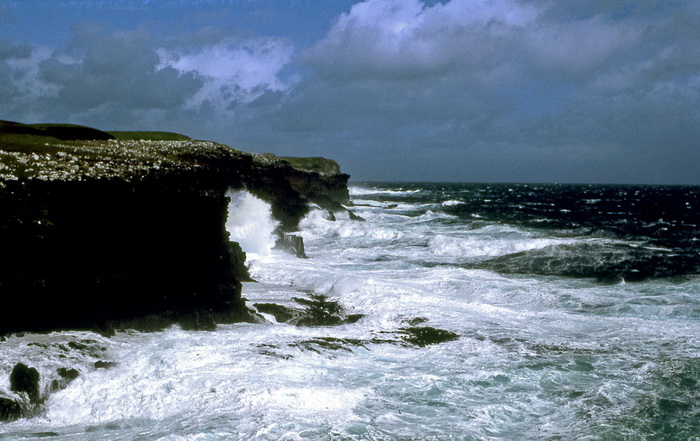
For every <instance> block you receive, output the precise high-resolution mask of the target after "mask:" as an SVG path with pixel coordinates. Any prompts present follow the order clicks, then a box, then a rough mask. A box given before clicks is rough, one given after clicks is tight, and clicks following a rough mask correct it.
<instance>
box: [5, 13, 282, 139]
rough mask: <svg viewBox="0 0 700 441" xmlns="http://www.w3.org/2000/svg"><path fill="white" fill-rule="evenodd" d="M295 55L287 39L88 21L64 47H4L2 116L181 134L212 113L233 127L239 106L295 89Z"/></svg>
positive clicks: (81, 25) (75, 26)
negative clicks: (167, 31)
mask: <svg viewBox="0 0 700 441" xmlns="http://www.w3.org/2000/svg"><path fill="white" fill-rule="evenodd" d="M293 54H294V48H293V45H292V44H291V43H290V42H289V41H287V40H285V39H282V38H272V37H249V38H241V37H232V36H231V35H230V33H228V34H227V33H226V32H224V31H223V30H220V29H219V30H216V29H206V30H202V31H200V32H198V33H196V34H194V35H192V34H185V35H178V36H175V37H172V36H169V37H167V38H166V37H164V36H161V35H158V34H155V33H152V32H149V31H147V30H146V29H145V28H142V27H139V28H136V29H132V30H116V31H109V32H108V31H106V30H105V28H104V27H103V26H102V25H100V24H98V23H95V22H81V23H77V24H75V25H74V26H73V27H72V34H71V39H70V41H68V42H66V43H65V44H63V45H60V46H57V47H54V48H48V47H29V46H24V45H13V44H9V43H5V42H0V80H2V82H1V83H0V84H2V86H0V96H2V97H3V98H4V100H3V101H4V102H3V103H0V111H1V112H2V113H3V114H9V115H16V117H15V118H16V119H22V120H54V119H59V120H61V121H69V122H80V123H83V124H99V125H104V124H106V125H108V126H109V127H121V126H129V125H133V124H138V123H139V121H140V124H145V125H148V126H153V127H157V125H158V124H159V123H163V121H166V122H168V123H169V124H170V125H171V126H176V125H177V124H178V119H180V118H182V119H192V118H195V119H196V118H200V117H201V119H206V120H209V121H211V117H212V114H216V117H215V118H216V119H217V121H219V122H221V123H223V122H224V121H225V120H226V119H227V118H229V117H230V116H231V115H230V113H231V109H232V108H233V107H235V106H236V105H239V104H246V103H251V102H252V101H255V100H256V99H258V98H260V97H261V96H262V95H264V94H266V93H267V92H285V91H287V90H289V88H290V87H291V85H292V84H293V83H294V81H295V79H294V78H295V77H294V76H293V75H290V74H285V75H283V74H282V72H283V70H284V69H285V68H286V67H287V66H288V65H289V63H290V61H291V59H292V57H293ZM225 115H228V116H225Z"/></svg>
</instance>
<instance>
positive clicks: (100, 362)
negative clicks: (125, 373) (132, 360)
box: [93, 360, 117, 369]
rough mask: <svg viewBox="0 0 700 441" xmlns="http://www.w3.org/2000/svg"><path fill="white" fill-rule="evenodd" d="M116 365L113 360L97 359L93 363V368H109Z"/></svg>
mask: <svg viewBox="0 0 700 441" xmlns="http://www.w3.org/2000/svg"><path fill="white" fill-rule="evenodd" d="M116 365H117V363H115V362H113V361H104V360H98V361H96V362H95V364H94V365H93V366H94V367H95V369H109V368H111V367H114V366H116Z"/></svg>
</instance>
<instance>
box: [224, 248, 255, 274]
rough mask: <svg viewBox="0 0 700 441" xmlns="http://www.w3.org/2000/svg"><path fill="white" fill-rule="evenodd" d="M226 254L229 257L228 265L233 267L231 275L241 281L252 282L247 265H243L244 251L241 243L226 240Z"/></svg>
mask: <svg viewBox="0 0 700 441" xmlns="http://www.w3.org/2000/svg"><path fill="white" fill-rule="evenodd" d="M228 254H229V256H230V258H231V260H230V263H229V265H230V266H231V268H233V275H234V276H235V277H236V279H238V280H240V281H241V282H253V281H254V280H253V279H252V278H251V277H250V273H249V272H248V267H246V266H245V260H246V253H245V251H243V248H241V244H239V243H238V242H234V241H229V242H228Z"/></svg>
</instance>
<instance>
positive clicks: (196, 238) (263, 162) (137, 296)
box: [0, 121, 349, 335]
mask: <svg viewBox="0 0 700 441" xmlns="http://www.w3.org/2000/svg"><path fill="white" fill-rule="evenodd" d="M144 133H145V132H144ZM138 135H139V136H142V135H143V136H146V137H149V136H151V135H149V134H148V133H146V134H145V135H144V134H143V133H139V134H138ZM86 137H87V138H90V139H91V140H89V141H76V140H77V139H85V138H86ZM112 138H114V136H113V135H111V134H109V133H106V132H102V131H99V130H97V129H91V128H86V127H82V126H71V125H55V124H51V125H45V124H44V125H41V124H39V125H24V124H20V123H12V122H1V121H0V164H2V168H1V169H0V207H2V210H3V216H0V243H2V253H0V286H1V287H2V290H1V291H0V303H1V304H2V307H0V335H3V334H8V333H13V332H15V333H16V332H24V331H31V332H43V331H52V330H61V329H91V330H95V331H97V332H100V333H102V334H104V335H110V334H111V333H112V332H113V329H121V328H124V327H131V326H132V325H133V324H136V325H138V326H141V327H143V329H153V330H156V329H162V327H164V326H167V325H168V324H172V323H181V324H182V325H183V326H184V327H188V328H190V327H193V328H197V329H211V328H212V327H213V326H215V324H216V323H222V322H232V321H241V320H244V321H252V320H254V319H253V318H252V316H251V315H250V311H249V310H248V309H247V308H246V306H245V302H244V301H243V300H242V298H241V286H242V285H241V283H240V282H241V281H246V280H250V276H249V275H248V274H247V269H246V268H245V265H244V262H245V253H244V252H243V251H242V250H241V249H240V247H239V246H236V245H235V244H233V243H230V242H229V240H228V233H227V232H226V230H225V224H226V219H227V216H228V203H227V199H226V193H227V191H228V190H229V189H247V190H248V191H250V192H251V193H253V194H255V195H256V196H258V197H261V198H263V199H264V200H266V201H268V202H269V203H271V205H272V212H273V216H274V217H275V218H276V219H277V220H278V221H280V222H281V225H282V227H281V230H282V231H294V230H296V228H297V225H298V223H299V221H300V220H301V219H302V217H303V216H304V215H305V214H306V213H307V212H308V211H309V206H310V204H311V203H313V204H316V205H318V206H321V207H322V208H324V209H328V210H336V211H343V210H345V208H344V206H343V204H344V203H347V202H349V195H348V189H347V181H348V177H349V176H348V175H346V174H342V173H339V170H338V169H337V167H336V166H337V164H336V166H333V164H332V163H331V162H329V161H327V160H323V161H320V160H318V159H314V160H312V161H310V162H309V164H311V165H308V164H307V165H303V164H302V166H298V167H295V166H294V165H292V164H290V162H289V161H287V160H284V159H281V158H277V157H275V156H273V155H251V154H248V153H245V152H241V151H238V150H234V149H232V148H230V147H228V146H225V145H222V144H217V143H213V142H207V141H194V140H191V139H181V138H180V137H177V138H175V139H181V140H162V141H153V140H142V141H135V140H129V139H112ZM122 138H124V137H122ZM126 138H129V137H126ZM159 138H162V139H174V138H173V137H172V136H170V137H165V138H163V137H161V136H160V135H159ZM184 138H186V137H184ZM63 139H70V142H63ZM302 163H303V161H302ZM313 164H316V165H313ZM297 165H298V164H297ZM316 168H317V169H318V170H315V169H316ZM291 240H292V241H293V244H292V248H293V249H294V250H295V253H297V254H298V255H303V253H304V250H303V247H302V245H303V244H302V242H301V241H299V240H298V239H291Z"/></svg>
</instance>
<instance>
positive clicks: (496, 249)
mask: <svg viewBox="0 0 700 441" xmlns="http://www.w3.org/2000/svg"><path fill="white" fill-rule="evenodd" d="M572 242H573V241H572V240H564V239H549V238H526V237H522V238H512V237H507V238H498V237H493V236H483V235H473V236H466V237H451V236H445V235H441V234H438V235H436V236H435V237H433V238H432V239H431V240H430V243H429V247H430V251H431V252H432V253H433V254H436V255H440V256H459V257H482V256H483V257H495V256H505V255H508V254H513V253H519V252H522V251H530V250H535V249H541V248H545V247H548V246H551V245H559V244H563V243H572Z"/></svg>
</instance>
